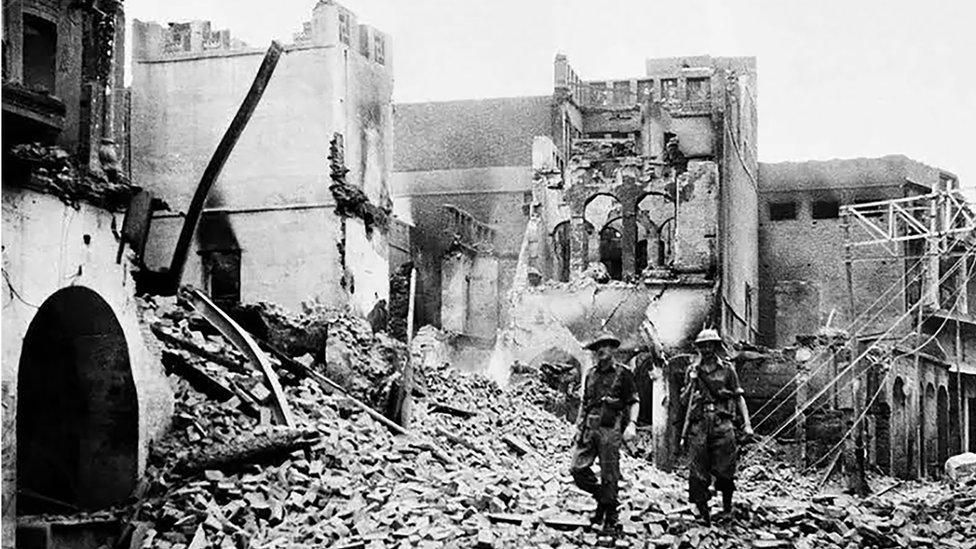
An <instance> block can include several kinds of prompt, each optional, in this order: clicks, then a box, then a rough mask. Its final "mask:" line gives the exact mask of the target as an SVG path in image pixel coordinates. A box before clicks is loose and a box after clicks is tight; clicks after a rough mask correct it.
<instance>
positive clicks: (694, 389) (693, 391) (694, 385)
mask: <svg viewBox="0 0 976 549" xmlns="http://www.w3.org/2000/svg"><path fill="white" fill-rule="evenodd" d="M697 394H698V370H697V367H696V366H694V365H693V366H692V371H691V381H689V387H688V402H686V403H685V422H684V424H683V425H682V426H681V441H680V442H679V443H678V448H679V449H684V447H685V443H686V442H687V441H686V438H687V436H688V424H689V423H690V422H691V405H692V402H693V401H694V399H695V396H696V395H697Z"/></svg>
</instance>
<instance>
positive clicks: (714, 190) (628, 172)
mask: <svg viewBox="0 0 976 549" xmlns="http://www.w3.org/2000/svg"><path fill="white" fill-rule="evenodd" d="M646 68H647V71H646V73H647V74H646V75H645V76H642V77H639V78H631V79H626V80H619V81H610V82H584V81H583V80H581V79H580V78H579V76H577V75H576V74H575V72H574V71H573V70H572V68H571V67H570V66H569V64H568V62H567V60H566V59H565V57H563V56H559V57H557V59H556V61H555V64H554V74H555V86H554V91H553V95H552V96H540V97H521V98H511V99H486V100H477V101H457V102H440V103H422V104H399V105H396V107H395V120H396V131H397V144H396V154H395V166H394V170H395V173H394V180H395V181H396V185H395V190H394V207H395V209H396V210H397V211H398V212H403V215H404V216H408V215H409V216H410V217H411V218H412V219H413V220H414V222H415V223H416V224H417V227H418V229H419V231H418V232H419V233H426V234H429V236H428V237H427V238H429V239H433V240H435V241H436V243H434V244H433V245H431V246H429V247H428V246H424V247H422V249H423V250H424V252H425V254H426V255H425V257H424V258H423V266H422V268H420V269H419V273H418V275H419V280H420V282H421V283H420V284H419V285H418V295H419V296H423V300H424V301H425V302H426V303H427V304H428V305H426V307H424V308H421V309H420V310H419V311H418V314H419V315H420V316H419V317H418V321H419V322H420V323H424V322H429V323H433V324H435V325H439V326H442V327H443V328H445V329H448V330H452V331H456V332H460V333H465V334H472V335H476V336H481V337H484V336H485V335H487V336H488V337H493V336H494V330H491V329H489V328H490V326H489V324H491V323H492V322H491V320H495V319H497V321H496V322H494V324H495V325H496V327H503V326H505V325H507V323H508V322H509V320H510V319H511V318H512V316H511V314H510V310H511V309H510V307H511V302H510V293H511V289H512V288H513V286H514V285H516V283H517V282H519V281H521V282H523V284H522V285H524V279H525V277H526V276H527V273H528V270H527V269H528V268H529V267H531V268H532V269H533V272H539V273H540V275H542V276H543V278H545V279H549V280H553V281H566V282H568V281H569V280H570V279H574V280H575V279H579V278H580V277H581V275H582V274H583V273H584V272H585V271H586V270H587V269H588V268H589V267H590V266H591V265H592V266H594V268H601V267H599V266H600V265H603V266H604V268H606V270H607V277H608V278H610V279H614V280H619V281H623V280H625V279H626V280H628V281H630V280H636V279H639V278H641V275H642V274H643V273H645V271H646V272H647V274H648V275H649V277H648V278H647V280H653V279H655V277H657V279H658V280H661V281H665V280H668V281H669V282H668V284H669V285H673V282H674V280H672V279H671V278H670V277H671V275H673V274H675V273H679V272H680V273H681V277H680V278H681V279H682V280H683V282H682V284H684V285H685V286H687V287H691V286H696V285H697V286H699V287H701V288H704V289H705V291H704V293H702V294H701V296H699V297H700V298H699V299H697V300H696V299H695V298H690V299H691V302H694V303H695V305H693V306H695V307H697V308H698V309H699V313H698V314H696V315H689V316H688V317H687V318H686V319H683V320H681V322H679V324H681V325H680V326H677V327H675V328H674V332H673V333H672V334H669V335H668V336H667V337H669V338H670V339H669V340H668V343H669V344H670V345H673V346H677V345H680V344H681V343H683V342H684V341H685V340H686V338H687V335H688V332H689V331H690V330H693V328H692V325H696V326H698V328H700V327H701V325H702V323H703V322H706V321H709V322H716V323H717V324H721V325H722V326H723V327H724V328H726V330H727V332H728V333H729V334H730V335H734V337H736V338H739V339H745V340H753V339H754V334H755V333H756V322H755V318H756V307H757V305H756V294H755V292H756V291H757V287H758V282H757V276H758V275H757V272H756V268H757V267H756V265H755V261H754V258H755V257H756V253H755V246H756V244H755V240H756V238H755V231H756V220H755V219H754V218H753V216H752V215H750V214H749V213H748V212H751V211H753V210H754V209H755V203H756V183H755V178H756V173H757V169H756V146H755V127H756V113H755V85H756V83H755V63H754V60H750V59H721V58H716V59H712V58H709V57H702V58H694V57H690V58H674V59H657V60H653V59H652V60H649V61H648V62H647V67H646ZM733 72H734V73H736V76H735V78H732V79H731V80H730V78H729V77H730V75H731V74H732V73H733ZM431 133H433V137H431ZM672 138H676V141H675V142H676V143H677V148H676V149H675V151H676V154H678V155H681V158H682V160H679V161H678V167H677V168H676V169H670V168H668V167H666V166H665V159H666V157H667V155H668V152H667V150H666V149H667V144H668V142H669V141H670V140H671V139H672ZM530 139H531V140H532V142H531V143H530V142H529V140H530ZM574 143H575V144H576V148H574V147H573V144H574ZM733 151H736V152H733ZM574 156H575V162H576V163H575V164H571V163H573V162H574ZM707 163H711V164H707ZM689 164H690V168H691V169H690V170H689V169H688V168H689ZM601 169H602V172H601ZM587 171H588V173H584V172H587ZM720 171H721V174H722V175H720ZM678 172H681V173H680V174H678ZM668 177H672V178H674V179H681V181H680V182H679V183H678V185H679V186H680V188H682V189H684V193H685V194H684V196H683V199H679V200H678V202H679V205H678V208H677V210H678V213H679V221H674V220H673V219H672V218H673V217H674V215H673V211H674V210H675V207H674V202H673V200H672V199H671V198H669V196H671V195H673V187H674V186H675V183H674V182H673V181H672V182H670V183H668ZM722 177H724V178H725V183H721V181H722ZM573 178H576V179H579V180H581V181H583V184H582V185H581V186H578V187H576V186H574V185H572V184H571V181H569V180H570V179H573ZM564 179H565V180H566V181H564ZM617 179H619V181H617ZM652 179H654V180H656V181H657V183H658V184H657V187H659V188H655V187H654V186H653V185H648V183H649V182H650V181H651V180H652ZM696 181H697V183H696ZM668 185H670V187H668ZM571 187H572V188H574V189H576V190H575V191H572V192H573V193H580V192H581V191H582V189H583V188H584V187H585V188H587V192H585V193H582V195H580V196H576V195H575V194H573V195H572V197H571V193H570V191H569V189H570V188H571ZM695 189H697V190H698V191H699V192H697V193H696V191H695ZM615 193H617V194H615ZM668 193H671V195H669V194H668ZM598 197H599V198H598ZM625 201H630V202H634V204H629V203H628V204H624V202H625ZM662 201H663V202H662ZM682 201H684V202H687V204H685V206H686V213H685V215H684V216H683V217H684V219H683V220H681V216H680V209H681V208H680V202H682ZM664 202H667V204H670V206H668V205H667V204H664ZM587 209H589V210H590V218H593V219H587V218H586V215H585V214H586V212H585V211H584V210H587ZM600 210H602V211H600ZM630 210H634V211H635V212H636V213H634V215H633V216H631V215H630V214H629V213H626V212H629V211H630ZM458 211H460V212H461V214H462V215H463V214H467V215H469V216H470V217H471V218H472V219H473V220H474V221H476V222H479V223H481V224H484V225H486V226H489V227H491V228H493V229H494V230H495V235H494V236H493V237H492V238H493V240H492V247H491V252H490V253H491V255H492V256H493V257H494V258H495V261H497V262H498V265H499V268H498V283H497V287H493V288H488V289H483V288H479V287H478V285H477V282H476V281H477V280H478V279H479V278H480V276H479V275H478V273H477V272H476V271H471V268H470V267H464V266H463V265H464V264H467V263H470V265H471V266H474V265H476V264H477V263H478V262H479V261H481V262H484V260H480V259H471V260H460V259H458V257H459V256H458V255H457V254H456V253H453V250H452V243H454V242H455V241H456V240H458V237H460V236H461V233H454V232H452V231H451V230H449V229H450V227H452V226H453V225H452V223H453V218H454V217H455V216H457V215H458ZM733 211H734V212H737V215H736V219H735V221H736V222H735V223H732V218H731V215H730V212H733ZM532 215H536V216H538V221H536V222H530V217H531V216H532ZM597 218H600V219H597ZM573 219H575V220H576V221H575V225H572V220H573ZM669 220H670V221H669ZM564 222H565V223H564ZM597 225H599V226H597ZM683 225H687V226H684V227H683ZM526 227H530V228H529V231H528V233H527V232H526V231H525V229H526ZM573 227H575V229H574V228H573ZM682 229H683V230H682ZM539 231H548V232H546V234H545V235H544V237H543V236H539V234H541V233H539ZM625 231H626V235H625V234H624V233H625ZM732 231H735V233H736V234H735V237H733V234H732ZM536 233H539V234H536ZM572 235H575V236H572ZM675 235H677V236H675ZM571 236H572V238H571ZM460 240H462V241H463V240H464V238H463V237H462V238H460ZM682 240H683V241H684V245H682V244H681V243H680V241H682ZM672 241H675V242H678V244H677V245H672ZM621 242H632V245H631V244H628V245H622V244H621ZM456 247H457V246H455V248H456ZM466 249H467V250H468V251H467V254H469V255H472V257H476V258H482V257H485V256H486V252H482V253H478V254H475V253H473V252H472V251H471V250H473V247H472V246H471V245H470V243H468V245H467V248H466ZM449 251H451V253H448V252H449ZM458 264H460V265H462V266H461V267H460V268H458V267H457V266H456V265H458ZM520 264H521V265H522V269H523V270H522V271H521V272H520V273H517V269H516V267H517V266H518V265H520ZM720 266H721V267H720ZM672 267H673V268H672ZM494 268H495V267H494V266H492V267H490V269H492V270H494ZM459 273H460V274H459ZM448 278H449V279H450V280H447V279H448ZM720 279H721V280H720ZM455 280H460V282H452V281H455ZM719 282H724V284H719ZM662 284H663V282H662ZM662 287H663V286H662ZM716 288H719V291H718V293H716V292H715V291H714V290H715V289H716ZM733 288H734V289H733ZM619 292H620V289H618V290H617V291H616V294H615V295H611V294H614V293H615V292H614V291H609V292H601V293H603V294H604V295H603V296H601V298H600V299H599V301H606V304H605V305H606V306H607V308H608V310H607V311H603V312H602V314H604V315H606V314H607V313H608V312H609V308H612V307H613V303H615V299H617V298H619V296H620V295H622V294H620V293H619ZM706 294H707V295H706ZM713 294H714V295H713ZM676 295H677V294H674V295H668V296H667V297H664V298H663V299H664V300H665V301H667V300H669V299H679V300H680V299H684V298H677V297H676ZM719 295H720V296H721V299H718V300H717V301H716V299H717V298H716V297H714V296H719ZM492 297H494V299H492ZM630 301H631V300H628V307H630V306H631V305H630ZM655 301H658V300H655ZM713 301H715V304H713V303H712V302H713ZM486 302H487V303H489V304H490V305H489V316H490V317H491V319H490V320H489V321H484V322H482V324H484V326H478V325H475V324H476V323H475V322H474V320H473V319H471V320H468V321H457V320H455V319H466V318H469V317H471V316H474V315H471V314H469V313H467V312H465V311H476V310H477V311H478V315H480V313H481V311H484V306H485V303H486ZM691 302H688V303H689V304H691ZM496 303H497V304H498V305H497V307H496V305H495V304H496ZM648 305H649V303H646V302H645V303H643V304H642V305H639V304H634V305H632V306H633V307H634V310H635V311H636V310H638V309H641V311H643V309H646V307H647V306H648ZM713 305H714V306H715V307H717V308H713ZM459 308H460V309H461V310H460V311H458V310H456V309H459ZM663 308H667V306H663ZM597 309H599V306H598V307H597ZM713 312H714V313H715V316H714V318H712V317H711V316H710V315H711V314H712V313H713ZM445 314H446V316H447V317H448V319H449V320H448V323H447V324H444V316H445ZM587 314H590V312H587ZM593 314H597V315H599V314H600V313H597V312H596V310H594V311H593ZM626 314H627V313H624V314H623V315H622V316H626ZM631 316H632V315H631ZM652 321H653V319H652ZM668 324H670V323H668ZM670 328H671V327H670V326H669V329H670ZM625 332H627V333H631V332H633V330H625ZM576 336H577V337H584V336H585V334H582V333H579V334H576Z"/></svg>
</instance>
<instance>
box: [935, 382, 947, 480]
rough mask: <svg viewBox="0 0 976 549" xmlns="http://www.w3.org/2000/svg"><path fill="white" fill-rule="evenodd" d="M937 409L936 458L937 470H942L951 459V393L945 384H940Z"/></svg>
mask: <svg viewBox="0 0 976 549" xmlns="http://www.w3.org/2000/svg"><path fill="white" fill-rule="evenodd" d="M935 410H936V411H935V421H936V423H937V424H938V427H937V431H936V432H937V433H938V445H939V446H938V448H939V450H938V452H937V453H936V456H935V459H936V464H937V465H938V468H937V470H939V471H941V470H942V465H943V464H944V463H945V462H946V460H947V459H949V394H948V393H947V392H946V388H945V385H940V386H939V390H938V396H937V397H936V405H935Z"/></svg>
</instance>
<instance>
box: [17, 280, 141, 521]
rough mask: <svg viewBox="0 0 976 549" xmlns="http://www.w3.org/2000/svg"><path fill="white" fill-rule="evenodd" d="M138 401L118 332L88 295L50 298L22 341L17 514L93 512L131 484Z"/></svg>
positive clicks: (76, 289)
mask: <svg viewBox="0 0 976 549" xmlns="http://www.w3.org/2000/svg"><path fill="white" fill-rule="evenodd" d="M138 418H139V414H138V405H137V402H136V391H135V383H134V382H133V380H132V373H131V369H130V365H129V352H128V347H127V346H126V341H125V335H124V334H123V332H122V327H121V326H120V325H119V322H118V320H117V319H116V317H115V314H114V313H113V312H112V309H111V307H110V306H109V305H108V303H106V302H105V301H104V300H103V299H102V298H101V297H100V296H99V295H98V294H97V293H95V292H94V291H92V290H90V289H88V288H84V287H80V286H72V287H69V288H64V289H62V290H59V291H57V292H55V293H54V294H53V295H51V296H50V297H49V298H48V299H47V300H46V301H45V302H44V303H43V304H42V305H41V307H40V309H38V311H37V314H36V315H35V317H34V320H33V321H31V324H30V326H29V327H28V329H27V335H26V336H25V337H24V345H23V349H22V351H21V357H20V365H19V371H18V386H17V491H18V497H17V513H18V514H19V515H22V514H37V513H45V512H63V511H64V510H65V506H63V505H59V504H56V503H53V502H55V501H57V502H64V503H67V504H69V505H72V506H76V507H81V508H99V507H104V506H108V505H111V504H113V503H117V502H119V501H121V500H122V499H124V498H125V497H127V496H128V495H129V494H130V493H131V492H132V490H133V488H134V487H135V484H136V480H137V473H138V462H137V448H138V440H139V432H138V427H139V425H138V421H139V419H138Z"/></svg>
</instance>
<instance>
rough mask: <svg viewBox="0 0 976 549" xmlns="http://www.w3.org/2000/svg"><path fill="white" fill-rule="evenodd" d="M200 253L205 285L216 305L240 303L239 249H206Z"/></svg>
mask: <svg viewBox="0 0 976 549" xmlns="http://www.w3.org/2000/svg"><path fill="white" fill-rule="evenodd" d="M201 255H202V256H203V266H204V276H205V277H206V282H207V287H208V289H209V290H210V297H211V298H212V299H213V300H214V302H215V303H217V304H218V305H236V304H238V303H240V301H241V251H240V250H208V251H206V252H202V253H201Z"/></svg>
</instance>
